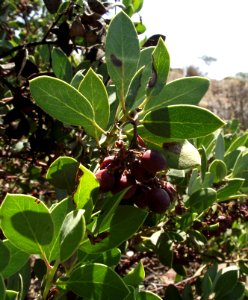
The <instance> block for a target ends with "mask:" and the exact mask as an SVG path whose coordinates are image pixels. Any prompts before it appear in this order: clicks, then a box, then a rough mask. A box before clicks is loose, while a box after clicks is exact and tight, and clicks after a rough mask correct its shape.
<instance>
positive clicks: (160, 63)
mask: <svg viewBox="0 0 248 300" xmlns="http://www.w3.org/2000/svg"><path fill="white" fill-rule="evenodd" d="M152 59H153V63H152V76H151V78H150V81H149V83H148V89H147V94H148V95H149V97H153V96H155V95H157V94H159V93H160V91H161V90H162V89H163V87H164V85H165V83H166V80H167V77H168V74H169V71H170V56H169V53H168V51H167V48H166V46H165V43H164V41H163V39H162V38H161V37H160V38H159V41H158V44H157V46H156V47H155V49H154V51H153V53H152Z"/></svg>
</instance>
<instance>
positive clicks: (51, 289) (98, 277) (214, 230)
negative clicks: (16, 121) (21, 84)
mask: <svg viewBox="0 0 248 300" xmlns="http://www.w3.org/2000/svg"><path fill="white" fill-rule="evenodd" d="M105 51H106V53H105V59H106V65H107V71H108V76H109V77H108V80H107V84H104V83H103V80H102V77H101V76H100V75H99V74H97V73H96V72H95V71H94V70H93V69H89V70H88V71H87V73H86V74H85V75H83V76H82V72H78V73H76V74H75V75H74V76H73V74H72V73H71V72H69V71H68V70H71V68H70V61H69V60H68V58H67V57H66V56H65V55H61V52H60V51H59V50H58V49H57V50H56V49H54V51H53V56H54V57H56V65H57V67H54V72H55V75H56V76H57V77H56V78H55V77H49V76H39V77H36V78H34V79H32V80H30V91H31V94H32V97H33V99H34V101H35V102H36V104H37V105H38V106H39V107H40V108H41V109H43V110H44V111H45V112H46V113H48V114H49V115H50V116H51V117H53V118H55V119H56V120H59V121H60V122H62V123H64V124H66V125H69V126H76V127H79V128H82V130H83V131H84V132H85V139H86V140H85V143H86V144H87V147H88V149H89V151H88V155H89V161H90V162H89V164H88V165H82V164H80V163H79V162H78V161H77V160H76V159H74V158H72V157H67V156H61V157H59V158H57V159H56V160H55V161H54V162H53V163H52V164H51V165H50V167H49V169H48V171H47V174H46V178H47V180H49V181H50V182H51V184H53V185H54V187H55V188H56V190H57V200H56V201H51V202H50V203H47V202H46V203H45V202H43V201H42V200H41V199H38V198H35V197H33V196H30V195H22V194H17V195H15V194H7V196H6V197H5V199H4V200H3V202H2V204H1V209H0V217H1V224H0V226H1V230H2V232H3V240H2V241H1V242H0V257H1V260H0V299H24V298H25V295H26V293H27V290H28V289H29V285H30V262H29V258H30V257H31V258H32V263H33V267H32V270H33V272H34V273H35V276H36V277H37V278H38V279H39V280H40V282H41V287H40V291H39V294H40V298H41V299H94V300H96V299H103V300H104V299H110V300H111V299H113V300H116V299H128V300H131V299H136V300H139V299H149V300H153V299H154V300H155V299H161V298H160V297H159V296H158V295H156V294H154V293H152V292H149V291H146V290H145V289H142V288H141V287H142V282H143V280H144V278H145V272H144V266H143V264H142V261H140V262H139V263H138V264H137V265H136V266H135V267H134V268H133V269H131V270H130V271H129V272H128V273H127V274H124V275H123V274H119V272H118V268H117V267H116V266H117V265H118V263H119V261H120V259H121V254H122V253H123V252H125V251H126V250H127V249H132V250H133V251H137V252H138V251H139V252H144V253H150V252H151V253H154V255H156V256H157V257H158V258H159V260H160V262H161V263H162V264H164V265H165V266H167V267H168V268H173V269H174V270H175V271H176V273H177V281H178V282H179V283H180V282H181V283H183V282H184V283H186V284H184V285H183V286H182V285H180V284H177V287H178V288H177V287H176V285H169V286H168V287H167V288H166V289H165V294H164V299H168V300H172V299H173V300H174V299H183V300H188V299H196V297H199V299H217V300H221V299H232V300H233V299H237V300H238V299H245V297H246V299H247V296H245V293H247V292H246V290H245V285H244V283H243V282H242V281H244V280H245V276H246V275H247V274H248V271H247V270H248V267H247V265H246V260H245V258H244V257H243V249H244V248H245V247H247V224H246V223H245V221H247V201H246V196H247V191H248V177H247V160H248V150H247V145H248V141H247V138H248V134H247V133H242V134H240V135H239V134H238V133H237V132H236V131H230V130H231V129H230V128H231V127H230V126H229V127H230V128H229V127H228V126H226V127H225V128H224V129H223V126H224V125H225V124H224V122H223V121H222V120H221V119H220V118H218V117H217V116H216V115H214V114H213V113H211V112H210V111H209V110H207V109H204V108H201V107H199V106H197V105H198V103H199V101H200V100H201V98H202V97H203V96H204V94H205V93H206V91H207V89H208V87H209V81H208V80H207V79H205V78H201V77H189V78H182V79H179V80H175V81H172V82H169V83H167V78H168V74H169V70H170V57H169V54H168V51H167V48H166V46H165V43H164V41H163V40H162V39H161V38H160V39H159V41H158V43H157V45H156V46H151V47H146V48H142V49H141V48H140V43H139V40H138V37H137V33H136V30H135V27H134V25H133V23H132V21H131V19H130V18H129V17H128V16H127V15H126V14H125V13H124V12H123V11H121V12H120V13H118V14H117V15H116V16H115V17H114V18H113V20H112V21H111V23H110V25H109V28H108V33H107V37H106V49H105ZM60 66H61V67H60ZM62 66H63V67H62ZM227 229H228V230H227ZM220 236H221V238H220V239H219V240H218V237H220ZM212 238H214V242H210V241H211V239H212ZM234 250H235V252H236V253H235V255H233V251H234ZM225 255H226V256H225ZM232 255H233V256H232ZM225 257H234V259H233V261H231V262H229V265H228V264H227V262H226V261H225ZM2 258H4V259H2ZM234 261H235V262H236V263H234ZM191 262H194V263H195V264H197V266H198V267H197V269H195V271H196V273H195V274H191V276H190V278H187V275H188V274H189V273H188V272H187V269H190V268H193V267H192V265H190V263H191ZM220 263H225V268H222V269H221V268H219V264H220ZM193 269H194V268H193ZM180 287H181V289H180Z"/></svg>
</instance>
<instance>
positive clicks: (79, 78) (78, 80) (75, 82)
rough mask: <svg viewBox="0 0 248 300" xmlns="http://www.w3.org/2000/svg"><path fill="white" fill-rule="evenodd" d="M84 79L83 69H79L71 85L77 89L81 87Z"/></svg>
mask: <svg viewBox="0 0 248 300" xmlns="http://www.w3.org/2000/svg"><path fill="white" fill-rule="evenodd" d="M83 79H84V73H83V70H79V71H77V73H76V74H75V75H74V76H73V78H72V80H71V82H70V85H71V86H73V87H74V88H75V89H78V88H79V85H80V83H81V81H82V80H83Z"/></svg>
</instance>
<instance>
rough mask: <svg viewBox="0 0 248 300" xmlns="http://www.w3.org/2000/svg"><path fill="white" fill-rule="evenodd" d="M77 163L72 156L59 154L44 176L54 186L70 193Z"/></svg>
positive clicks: (72, 188) (73, 184)
mask: <svg viewBox="0 0 248 300" xmlns="http://www.w3.org/2000/svg"><path fill="white" fill-rule="evenodd" d="M78 167H79V163H78V162H77V161H76V160H75V159H74V158H72V157H68V156H60V157H58V158H57V159H56V160H55V161H54V162H53V163H52V164H51V165H50V167H49V168H48V171H47V174H46V178H47V179H48V180H49V181H50V182H51V183H52V184H53V185H54V186H55V187H56V188H60V189H65V190H67V192H68V193H72V192H73V191H74V189H75V181H76V174H77V171H78Z"/></svg>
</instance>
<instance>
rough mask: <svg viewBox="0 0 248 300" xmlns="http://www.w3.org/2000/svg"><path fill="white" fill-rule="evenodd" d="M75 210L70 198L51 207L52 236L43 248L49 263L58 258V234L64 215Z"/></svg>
mask: <svg viewBox="0 0 248 300" xmlns="http://www.w3.org/2000/svg"><path fill="white" fill-rule="evenodd" d="M74 209H75V205H74V203H73V201H72V199H71V198H66V199H64V200H62V201H60V202H59V203H57V204H56V205H54V206H52V207H51V211H50V213H51V217H52V220H53V224H54V236H53V240H52V241H51V243H50V244H49V245H48V246H46V247H45V252H46V255H47V259H48V261H49V262H51V261H53V260H56V259H59V258H60V232H61V227H62V225H63V222H64V220H65V218H66V215H67V214H68V213H69V212H70V211H72V210H74Z"/></svg>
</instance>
